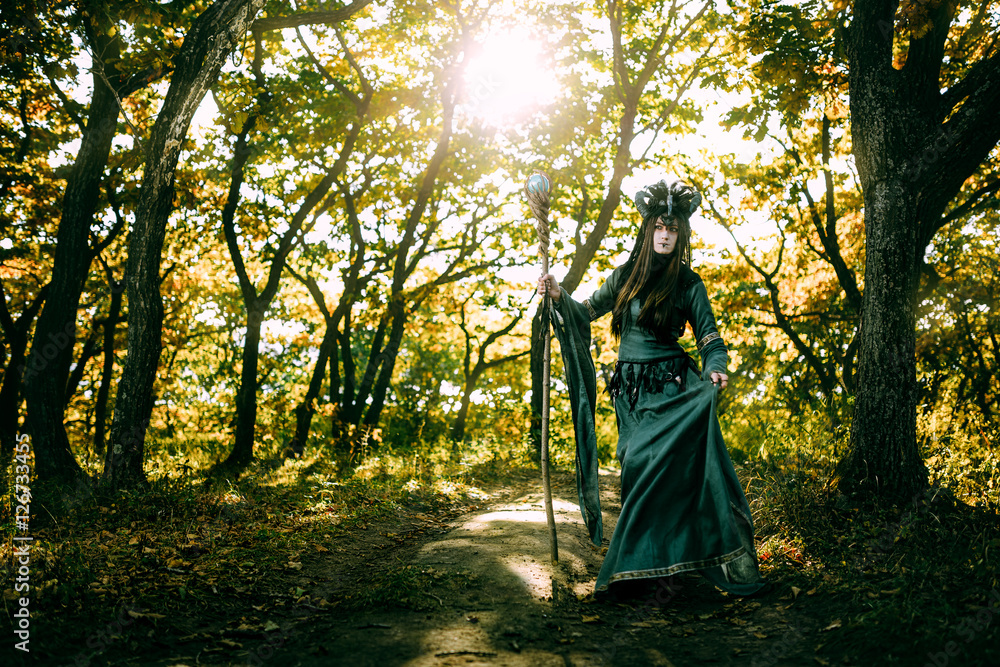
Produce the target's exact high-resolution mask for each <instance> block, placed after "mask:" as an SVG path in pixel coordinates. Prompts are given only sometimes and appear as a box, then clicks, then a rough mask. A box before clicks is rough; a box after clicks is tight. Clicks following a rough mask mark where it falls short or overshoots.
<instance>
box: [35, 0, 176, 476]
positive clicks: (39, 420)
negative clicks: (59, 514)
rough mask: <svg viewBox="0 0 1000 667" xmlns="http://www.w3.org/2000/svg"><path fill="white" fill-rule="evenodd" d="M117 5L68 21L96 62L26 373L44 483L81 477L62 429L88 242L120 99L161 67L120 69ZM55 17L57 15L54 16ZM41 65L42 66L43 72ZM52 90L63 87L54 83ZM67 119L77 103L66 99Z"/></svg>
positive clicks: (87, 10) (90, 253) (90, 251)
mask: <svg viewBox="0 0 1000 667" xmlns="http://www.w3.org/2000/svg"><path fill="white" fill-rule="evenodd" d="M121 9H122V7H121V6H120V5H115V6H111V7H99V6H97V5H93V6H91V5H87V6H85V7H79V8H77V9H76V11H75V12H73V14H72V15H71V16H69V17H68V18H69V20H70V21H71V22H73V23H75V24H77V25H79V26H81V27H82V29H83V32H84V34H85V39H86V45H87V47H88V48H89V50H90V52H91V57H92V62H93V65H92V72H93V77H92V90H93V92H92V94H91V100H90V104H89V107H88V108H87V110H86V120H85V122H84V121H83V120H82V119H81V125H82V126H83V127H82V132H81V136H80V148H79V151H78V152H77V155H76V160H75V161H74V163H73V166H72V168H71V169H70V171H69V174H68V176H67V179H66V188H65V192H64V196H63V201H62V216H61V218H60V221H59V228H58V232H57V235H56V249H55V257H54V263H53V267H52V278H51V281H50V285H51V287H50V294H49V298H48V299H47V300H46V302H45V305H44V306H43V308H42V311H41V313H40V314H39V317H38V323H37V325H36V328H35V334H34V338H33V340H32V346H31V352H30V355H29V358H28V368H44V369H45V372H44V373H39V374H38V376H37V379H35V380H34V381H32V382H30V383H27V384H26V385H25V388H24V389H25V400H26V403H27V415H26V424H27V427H28V429H29V430H30V431H31V434H32V435H33V446H34V449H35V452H36V455H37V466H36V471H37V474H38V477H39V479H43V480H46V481H64V482H73V481H74V480H79V479H80V478H82V477H83V476H84V473H83V471H82V470H81V468H80V466H79V464H78V463H77V462H76V459H75V458H74V456H73V453H72V451H71V449H70V443H69V439H68V437H67V435H66V430H65V427H64V425H63V415H64V408H65V394H66V388H67V382H68V380H69V370H70V364H71V362H72V359H73V347H74V343H75V341H76V316H77V309H78V306H79V302H80V296H81V293H82V291H83V285H84V281H85V280H86V278H87V275H88V273H89V271H90V266H91V263H92V261H93V258H94V257H95V256H96V253H97V252H99V251H100V249H101V246H100V244H97V247H95V246H94V245H92V244H91V238H92V225H93V222H94V217H95V213H96V212H97V210H98V207H99V206H100V202H101V196H100V195H101V186H102V183H103V181H104V173H105V166H106V165H107V163H108V158H109V155H110V152H111V144H112V140H113V139H114V137H115V134H116V128H117V119H118V115H119V109H120V104H121V100H122V99H124V98H127V97H128V96H130V95H131V94H133V93H135V92H136V91H138V90H140V89H142V88H144V87H146V86H147V85H148V84H149V83H150V82H151V81H153V80H155V79H156V78H158V77H159V76H161V75H162V72H163V67H162V66H159V65H156V66H153V65H148V66H142V67H138V68H137V70H132V71H129V68H124V67H123V68H119V67H117V65H118V64H119V63H120V62H121V60H122V50H123V48H124V43H123V42H122V39H121V37H120V35H119V34H118V32H117V28H116V22H117V20H118V19H119V18H120V17H119V16H118V14H117V12H119V11H120V10H121ZM53 11H54V10H53ZM46 66H47V65H43V66H42V67H43V68H44V67H46ZM53 88H55V89H57V90H58V86H57V85H56V84H55V82H53ZM62 97H63V100H64V104H66V105H67V106H68V107H69V110H68V113H70V114H71V115H75V110H74V107H75V105H74V104H73V103H72V102H71V101H70V100H68V99H67V98H65V96H64V95H63V96H62Z"/></svg>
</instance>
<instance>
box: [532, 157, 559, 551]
mask: <svg viewBox="0 0 1000 667" xmlns="http://www.w3.org/2000/svg"><path fill="white" fill-rule="evenodd" d="M551 187H552V181H551V180H549V177H548V175H546V174H545V172H542V171H536V172H535V173H534V174H532V175H531V176H529V177H528V180H527V181H525V183H524V194H525V196H526V197H527V198H528V206H529V207H530V208H531V213H532V214H533V215H534V216H535V220H536V224H535V231H536V232H538V255H539V256H540V258H541V260H542V275H543V276H544V275H546V274H548V272H549V192H550V191H551ZM551 307H552V303H551V299H550V298H549V290H548V285H546V287H545V295H544V296H543V297H542V320H543V323H542V326H543V327H545V347H544V351H543V353H542V452H541V459H542V490H543V491H544V493H545V518H546V520H547V521H548V524H549V546H550V547H551V553H552V562H553V563H558V562H559V543H558V540H557V538H556V518H555V515H554V514H553V512H552V486H551V484H550V482H549V377H550V371H551V366H552V328H551V327H550V326H549V317H550V315H549V312H550V310H549V309H550V308H551Z"/></svg>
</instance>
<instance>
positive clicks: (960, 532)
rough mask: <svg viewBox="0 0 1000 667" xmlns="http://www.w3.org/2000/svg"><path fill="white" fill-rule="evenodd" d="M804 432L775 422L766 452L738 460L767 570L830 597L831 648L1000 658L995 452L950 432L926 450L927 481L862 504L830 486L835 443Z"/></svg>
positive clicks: (866, 659)
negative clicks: (903, 498) (886, 499)
mask: <svg viewBox="0 0 1000 667" xmlns="http://www.w3.org/2000/svg"><path fill="white" fill-rule="evenodd" d="M801 442H802V440H795V439H794V438H793V436H792V435H791V434H788V435H786V436H785V438H784V439H782V438H780V437H779V438H775V437H774V435H773V433H772V434H771V440H770V441H769V445H768V448H769V452H768V456H767V458H763V457H745V458H744V463H743V465H742V466H741V470H740V472H741V477H742V478H744V479H745V480H746V481H747V482H748V488H749V490H750V493H749V494H748V500H749V501H750V503H751V508H752V510H753V514H754V521H755V529H756V533H757V537H758V539H760V540H761V541H762V545H761V547H760V549H759V554H758V556H759V558H760V560H761V568H762V571H763V573H764V574H765V576H768V577H770V578H772V579H774V580H776V581H778V582H781V583H784V584H787V585H788V586H789V587H790V588H791V587H794V589H793V593H794V596H795V597H798V596H799V595H806V596H816V599H821V598H823V597H825V598H827V600H828V602H829V605H830V608H831V612H830V613H831V617H833V616H836V617H837V620H838V621H839V624H840V627H839V629H838V630H837V638H836V641H837V644H838V649H837V650H839V651H840V652H841V653H842V654H843V655H845V656H850V657H851V659H852V661H854V662H860V663H861V664H874V663H879V664H882V663H885V664H893V663H899V664H914V661H923V662H928V661H930V662H931V663H932V664H933V659H934V656H937V657H938V659H939V662H940V660H945V659H947V660H955V661H959V662H961V663H962V664H976V663H978V662H980V661H983V660H985V661H987V662H989V661H992V662H993V663H994V664H995V663H997V662H1000V648H998V647H1000V642H998V641H997V639H998V638H1000V632H998V627H1000V588H998V583H1000V582H998V576H1000V574H998V573H1000V520H998V501H997V495H996V490H997V483H996V480H997V477H996V475H997V468H996V459H995V456H994V455H993V453H992V452H990V451H989V450H986V451H983V450H982V449H980V448H979V447H977V446H976V443H974V442H972V443H964V446H963V443H961V442H959V441H958V440H957V439H956V440H952V441H951V442H950V443H949V447H947V448H944V447H939V448H938V449H937V450H936V451H935V452H934V453H932V454H931V456H930V457H929V463H930V465H929V470H930V483H931V484H930V487H929V488H928V489H927V490H926V491H925V492H924V493H921V494H918V495H917V496H915V497H914V498H912V499H911V500H910V502H908V503H905V504H904V505H903V506H901V507H895V508H881V509H870V508H869V509H864V508H861V507H858V506H855V505H852V504H851V503H850V502H848V501H847V500H846V499H845V498H844V497H843V496H841V495H840V494H838V493H837V492H836V490H835V489H831V488H830V486H829V480H830V478H831V475H832V473H833V464H834V463H835V460H834V459H833V457H832V456H831V455H830V452H831V450H832V443H829V442H823V441H822V439H817V440H816V441H814V444H813V445H812V446H806V447H803V446H801ZM991 605H995V607H992V606H991ZM838 610H839V611H838ZM831 639H832V638H831ZM949 642H954V643H953V644H949ZM948 650H952V651H953V654H949V653H947V651H948ZM942 652H944V653H943V654H942ZM942 655H943V657H942ZM923 662H921V664H923ZM984 664H985V663H984Z"/></svg>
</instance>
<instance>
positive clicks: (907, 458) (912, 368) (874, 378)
mask: <svg viewBox="0 0 1000 667" xmlns="http://www.w3.org/2000/svg"><path fill="white" fill-rule="evenodd" d="M855 7H856V10H857V11H859V12H861V14H860V15H857V14H856V15H855V17H854V20H853V21H852V22H851V27H850V35H851V39H850V40H849V42H850V45H849V52H850V60H851V68H850V75H849V77H850V78H849V83H850V100H851V102H850V103H851V133H852V137H853V151H854V156H855V160H856V162H857V167H858V175H859V177H860V180H861V188H862V192H863V193H864V204H865V209H864V214H865V255H866V257H865V289H864V296H863V306H862V324H861V331H860V333H859V336H860V337H861V338H860V351H859V363H858V372H857V393H856V394H855V399H854V416H853V419H852V422H851V439H850V444H849V446H848V451H847V454H846V455H845V457H844V459H843V460H842V461H841V463H840V467H839V469H838V487H839V488H840V489H841V490H842V491H844V492H845V493H848V494H857V495H859V496H860V497H862V498H866V499H873V500H887V501H890V502H892V501H895V500H900V499H903V500H905V499H908V498H910V497H912V496H913V494H914V493H916V492H917V491H919V490H920V489H921V488H923V486H925V485H926V480H927V471H926V469H925V468H924V466H923V463H922V461H921V460H920V457H919V454H918V451H917V443H916V419H917V413H916V396H917V391H916V362H915V357H914V352H915V348H916V331H915V324H916V317H915V304H914V300H915V296H916V291H917V280H918V277H919V274H918V270H919V262H918V258H919V257H920V256H921V254H922V250H923V249H922V248H920V249H918V248H917V229H918V228H919V224H918V223H919V221H918V216H917V202H918V200H919V196H918V195H919V190H918V189H917V187H916V185H915V184H914V182H913V181H912V179H911V180H907V178H906V175H907V172H906V170H905V169H904V168H903V166H904V164H905V163H906V161H907V158H908V157H909V156H911V155H914V154H916V153H917V152H918V151H919V148H920V143H919V141H920V139H921V138H922V137H923V135H924V133H925V132H926V131H927V130H928V129H929V128H928V127H926V126H927V119H926V118H925V117H923V116H921V115H920V113H919V111H918V110H917V109H915V108H914V107H913V105H912V104H911V103H910V101H909V100H906V99H905V97H906V96H905V95H902V94H900V88H901V85H902V79H901V76H902V75H901V73H900V72H899V71H897V70H895V69H894V68H893V67H892V58H893V54H892V40H891V39H886V38H885V35H884V34H883V31H882V30H881V29H880V28H879V26H880V25H886V22H887V21H888V25H889V26H891V25H892V9H891V8H890V6H889V5H888V4H880V3H867V4H865V3H862V2H857V3H856V5H855ZM889 34H890V35H891V30H890V33H889Z"/></svg>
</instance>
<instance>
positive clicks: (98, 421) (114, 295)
mask: <svg viewBox="0 0 1000 667" xmlns="http://www.w3.org/2000/svg"><path fill="white" fill-rule="evenodd" d="M122 287H123V286H122V285H120V284H117V283H112V286H111V307H110V308H109V309H108V319H106V320H105V321H104V367H103V368H102V369H101V387H100V389H98V390H97V404H96V405H95V407H94V422H95V426H94V451H95V452H97V453H98V454H104V448H105V443H104V429H105V421H106V417H107V412H108V397H109V396H110V394H111V381H112V379H113V378H114V370H115V328H116V327H117V325H118V316H119V314H120V313H121V309H122V289H121V288H122Z"/></svg>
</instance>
